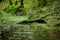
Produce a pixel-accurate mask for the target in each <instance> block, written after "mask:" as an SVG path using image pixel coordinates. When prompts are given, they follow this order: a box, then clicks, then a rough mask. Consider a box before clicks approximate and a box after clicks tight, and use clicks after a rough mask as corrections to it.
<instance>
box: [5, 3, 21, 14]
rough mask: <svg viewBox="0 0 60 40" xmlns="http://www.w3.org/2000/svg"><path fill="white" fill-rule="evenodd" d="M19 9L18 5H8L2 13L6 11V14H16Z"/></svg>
mask: <svg viewBox="0 0 60 40" xmlns="http://www.w3.org/2000/svg"><path fill="white" fill-rule="evenodd" d="M19 7H20V5H19V4H18V5H9V6H8V7H6V8H5V9H4V11H6V12H7V13H11V14H16V12H17V10H18V9H19Z"/></svg>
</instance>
